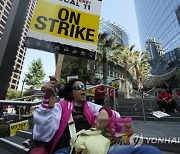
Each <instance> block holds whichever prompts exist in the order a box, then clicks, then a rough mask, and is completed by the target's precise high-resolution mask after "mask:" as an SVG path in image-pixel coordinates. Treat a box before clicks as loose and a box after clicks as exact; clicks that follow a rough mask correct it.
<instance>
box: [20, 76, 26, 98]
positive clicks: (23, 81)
mask: <svg viewBox="0 0 180 154" xmlns="http://www.w3.org/2000/svg"><path fill="white" fill-rule="evenodd" d="M25 82H26V80H25V79H24V80H22V83H23V84H22V88H21V94H20V96H21V98H22V96H23V89H24V83H25Z"/></svg>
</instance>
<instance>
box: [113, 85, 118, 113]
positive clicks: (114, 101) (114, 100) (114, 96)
mask: <svg viewBox="0 0 180 154" xmlns="http://www.w3.org/2000/svg"><path fill="white" fill-rule="evenodd" d="M113 98H114V99H113V103H114V110H115V111H116V109H117V108H116V92H115V88H113Z"/></svg>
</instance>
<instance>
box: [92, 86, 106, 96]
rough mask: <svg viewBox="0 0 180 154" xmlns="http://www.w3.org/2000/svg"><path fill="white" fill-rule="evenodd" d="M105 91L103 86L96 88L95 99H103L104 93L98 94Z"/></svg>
mask: <svg viewBox="0 0 180 154" xmlns="http://www.w3.org/2000/svg"><path fill="white" fill-rule="evenodd" d="M104 90H106V88H105V87H104V86H100V87H97V88H96V89H95V96H94V97H95V98H102V99H103V98H105V92H99V91H104Z"/></svg>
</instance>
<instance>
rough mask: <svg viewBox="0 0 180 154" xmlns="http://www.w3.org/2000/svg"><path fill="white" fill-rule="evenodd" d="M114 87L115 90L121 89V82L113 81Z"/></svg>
mask: <svg viewBox="0 0 180 154" xmlns="http://www.w3.org/2000/svg"><path fill="white" fill-rule="evenodd" d="M112 86H113V87H114V88H119V80H115V81H112Z"/></svg>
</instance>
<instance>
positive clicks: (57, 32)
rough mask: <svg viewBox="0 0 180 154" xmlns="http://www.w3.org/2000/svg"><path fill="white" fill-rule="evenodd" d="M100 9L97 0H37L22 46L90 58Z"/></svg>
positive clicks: (95, 42)
mask: <svg viewBox="0 0 180 154" xmlns="http://www.w3.org/2000/svg"><path fill="white" fill-rule="evenodd" d="M100 8H101V1H99V0H68V1H67V0H39V1H38V3H37V6H36V8H35V12H34V14H33V18H32V20H31V24H30V27H29V31H28V38H27V40H26V46H27V47H32V48H37V49H42V50H44V49H46V50H47V51H50V52H58V53H62V54H67V55H73V56H77V57H84V58H89V59H94V58H95V52H96V49H97V41H98V31H99V22H100Z"/></svg>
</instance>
